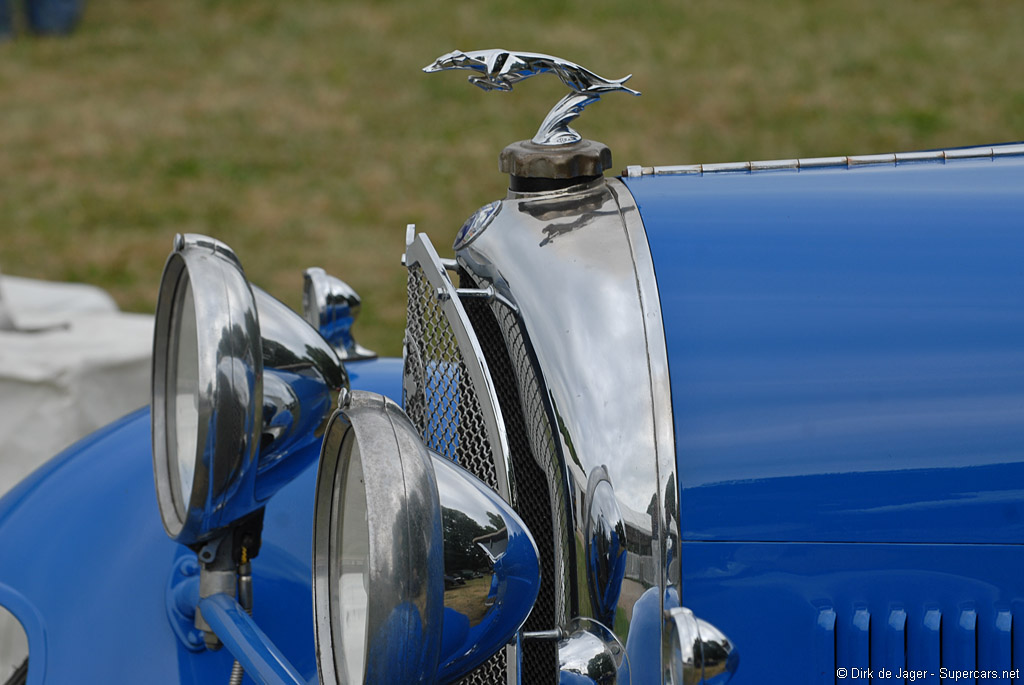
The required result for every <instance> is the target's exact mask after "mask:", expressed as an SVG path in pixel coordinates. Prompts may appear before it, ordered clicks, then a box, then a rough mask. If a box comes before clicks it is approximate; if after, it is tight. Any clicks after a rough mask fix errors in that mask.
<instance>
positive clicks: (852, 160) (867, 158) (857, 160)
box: [846, 153, 896, 167]
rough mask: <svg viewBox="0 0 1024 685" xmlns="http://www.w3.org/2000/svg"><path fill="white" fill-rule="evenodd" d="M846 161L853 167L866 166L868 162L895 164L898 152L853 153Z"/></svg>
mask: <svg viewBox="0 0 1024 685" xmlns="http://www.w3.org/2000/svg"><path fill="white" fill-rule="evenodd" d="M846 163H847V164H849V165H850V166H851V167H854V166H865V165H868V164H895V163H896V154H895V153H892V154H888V155H853V156H852V157H847V158H846Z"/></svg>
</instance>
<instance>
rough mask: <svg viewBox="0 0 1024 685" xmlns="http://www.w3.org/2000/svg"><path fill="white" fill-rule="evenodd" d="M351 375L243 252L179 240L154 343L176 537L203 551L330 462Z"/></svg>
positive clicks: (157, 430) (160, 458) (161, 463)
mask: <svg viewBox="0 0 1024 685" xmlns="http://www.w3.org/2000/svg"><path fill="white" fill-rule="evenodd" d="M347 387H348V376H347V374H346V373H345V369H344V367H343V366H342V363H341V360H340V359H339V358H338V355H337V353H336V352H335V351H334V349H333V348H332V346H331V345H330V343H328V342H327V341H326V340H324V339H323V337H321V336H320V334H319V333H318V332H317V331H315V330H314V329H313V328H312V327H310V325H309V324H308V323H306V322H305V321H304V320H303V319H302V318H301V317H300V316H299V315H297V314H296V313H294V312H293V311H291V310H290V309H288V307H286V306H285V305H284V304H282V303H281V302H279V301H277V300H275V299H274V298H273V297H271V296H270V295H268V294H267V293H265V292H263V291H262V290H260V289H259V288H254V287H251V286H250V285H249V282H248V280H246V277H245V274H244V272H243V271H242V265H241V263H240V262H239V260H238V258H237V257H236V256H235V253H234V252H233V251H232V250H231V248H230V247H228V246H227V245H225V244H224V243H222V242H220V241H218V240H214V239H213V238H208V237H206V236H201V235H195V234H186V235H184V236H182V235H179V236H177V237H176V238H175V241H174V251H173V252H172V253H171V255H170V257H168V259H167V264H166V266H165V267H164V274H163V278H162V280H161V282H160V296H159V300H158V302H157V312H156V329H155V331H154V337H153V398H152V399H153V401H152V422H153V424H152V425H153V474H154V479H155V481H156V491H157V500H158V502H159V504H160V514H161V517H162V519H163V524H164V528H165V529H166V531H167V534H168V535H169V536H170V537H171V538H172V539H174V540H175V541H177V542H180V543H183V544H186V545H194V544H196V543H199V542H203V541H206V540H208V539H210V538H212V537H214V536H215V535H216V534H217V533H218V531H220V530H223V529H224V528H226V527H228V526H230V525H232V524H233V523H234V522H236V521H238V520H239V519H240V518H242V517H244V516H246V515H247V514H250V513H252V512H253V511H255V510H257V509H258V508H259V507H261V506H262V505H263V503H264V502H265V501H266V500H267V499H268V498H269V497H270V496H271V495H273V494H274V493H275V492H276V491H277V490H278V489H279V488H280V487H281V486H282V485H284V484H285V483H287V482H289V481H290V480H291V479H292V478H294V477H295V476H296V475H298V474H299V473H301V472H302V470H303V469H304V468H306V467H307V466H308V465H310V464H311V463H312V462H313V461H314V460H315V459H316V457H317V454H318V453H319V447H320V440H321V438H322V436H323V433H324V430H325V429H326V424H327V419H328V418H329V417H330V414H331V411H332V410H333V408H334V405H335V403H336V399H337V395H338V392H339V391H340V390H341V389H343V388H347Z"/></svg>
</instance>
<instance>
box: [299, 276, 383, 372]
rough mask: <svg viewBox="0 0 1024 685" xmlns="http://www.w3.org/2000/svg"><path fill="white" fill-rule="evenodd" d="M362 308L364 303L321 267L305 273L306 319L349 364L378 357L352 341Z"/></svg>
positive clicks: (303, 302) (350, 287) (350, 289)
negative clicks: (351, 361)
mask: <svg viewBox="0 0 1024 685" xmlns="http://www.w3.org/2000/svg"><path fill="white" fill-rule="evenodd" d="M362 307H363V301H362V299H361V298H360V297H359V294H358V293H357V292H356V291H355V289H353V288H352V286H350V285H349V284H348V283H346V282H345V281H343V280H341V279H340V278H336V277H334V276H331V275H329V274H328V273H327V272H326V271H324V270H323V269H321V268H320V267H310V268H308V269H306V271H305V273H304V274H303V288H302V311H303V315H304V316H305V317H306V321H308V322H309V323H310V325H311V326H313V328H315V329H317V330H318V331H320V335H322V336H323V337H324V338H325V339H326V340H327V341H328V342H329V343H331V344H332V345H333V346H334V349H335V351H337V353H338V356H339V357H341V358H342V359H343V360H346V361H347V360H356V359H375V358H376V357H377V353H376V352H374V351H373V350H368V349H367V348H365V347H363V346H362V345H360V344H359V343H357V342H356V340H355V338H354V337H352V326H353V324H355V321H356V319H357V318H358V317H359V312H360V310H361V309H362Z"/></svg>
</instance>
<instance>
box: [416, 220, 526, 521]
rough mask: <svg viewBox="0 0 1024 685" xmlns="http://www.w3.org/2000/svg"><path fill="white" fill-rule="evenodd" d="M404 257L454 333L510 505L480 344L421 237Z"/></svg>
mask: <svg viewBox="0 0 1024 685" xmlns="http://www.w3.org/2000/svg"><path fill="white" fill-rule="evenodd" d="M405 257H406V261H407V263H408V264H409V265H410V266H411V265H414V264H418V265H419V266H420V268H421V269H422V270H423V275H424V277H425V278H426V279H427V282H428V283H430V285H431V287H433V288H434V290H435V292H436V293H437V296H438V299H439V300H440V305H441V309H442V310H443V311H444V313H445V316H446V317H447V319H448V323H449V324H450V325H451V327H452V331H453V332H454V333H455V338H456V340H457V341H458V344H459V349H460V351H461V352H462V357H463V360H464V361H465V364H466V370H467V372H468V373H469V377H470V381H471V382H472V384H473V387H474V388H475V389H476V391H477V394H478V395H479V397H480V409H481V411H482V413H483V416H484V425H485V428H486V430H487V440H488V442H489V443H490V445H491V449H492V450H494V452H495V454H494V455H493V456H494V469H495V472H496V474H495V475H496V476H497V481H498V488H497V490H498V494H499V495H501V497H502V499H504V500H505V501H506V502H512V501H513V491H512V487H511V483H510V478H509V473H510V472H511V455H510V454H509V447H508V436H507V434H506V432H505V421H504V419H503V418H502V415H501V405H500V404H499V403H498V394H497V392H496V391H495V389H494V382H493V380H492V378H491V372H490V371H489V370H488V368H487V361H486V360H485V359H484V354H483V350H482V349H481V348H480V342H479V341H478V340H477V337H476V334H475V333H474V332H473V329H472V327H471V326H470V324H469V318H468V317H467V316H466V310H465V308H464V307H463V306H462V302H461V301H460V300H459V295H458V292H457V290H456V289H455V286H454V285H452V282H451V281H450V280H449V279H448V275H447V273H446V270H445V266H444V263H443V262H442V261H441V258H440V257H438V256H437V251H436V250H435V249H434V246H433V245H432V244H431V242H430V238H428V237H427V236H426V234H424V233H419V234H417V235H416V236H415V237H414V238H413V239H412V241H411V242H410V243H409V244H408V245H406V248H405Z"/></svg>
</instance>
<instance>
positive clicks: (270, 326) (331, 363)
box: [252, 286, 349, 502]
mask: <svg viewBox="0 0 1024 685" xmlns="http://www.w3.org/2000/svg"><path fill="white" fill-rule="evenodd" d="M252 291H253V295H254V296H255V298H256V308H257V310H258V312H259V322H260V334H261V336H262V339H261V341H260V346H261V348H262V350H263V368H264V375H263V412H262V429H261V433H260V439H259V442H260V447H259V458H258V463H259V467H258V473H257V477H256V483H255V491H254V495H253V496H254V498H255V501H256V502H264V501H266V500H267V499H268V498H269V497H270V496H271V495H273V494H274V493H275V492H277V490H278V489H279V488H280V487H281V486H282V485H284V484H285V483H287V482H289V481H290V480H291V479H292V478H294V477H295V475H296V474H298V473H300V472H301V471H302V470H303V469H305V468H306V467H307V466H308V465H309V464H310V463H312V461H313V460H315V459H316V456H317V454H318V453H319V446H320V441H321V440H322V438H323V435H324V431H325V430H326V428H327V422H328V421H329V419H330V417H331V412H332V411H334V408H335V405H336V404H337V399H338V393H339V392H341V391H342V390H344V389H346V388H348V385H349V380H348V373H347V372H346V371H345V366H344V364H343V363H342V361H341V359H340V357H339V355H338V352H337V348H336V347H334V346H333V345H331V343H329V342H328V341H327V340H326V339H325V338H323V336H321V335H320V334H319V333H318V332H317V331H316V330H315V329H314V328H313V327H312V326H311V325H309V322H308V321H306V320H304V319H303V318H302V317H301V316H299V315H298V314H296V313H295V312H294V311H292V310H291V309H290V308H289V307H288V306H287V305H285V304H284V303H283V302H281V301H280V300H278V299H276V298H274V297H273V296H272V295H270V294H268V293H267V292H266V291H264V290H262V289H261V288H259V287H256V286H253V288H252Z"/></svg>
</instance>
